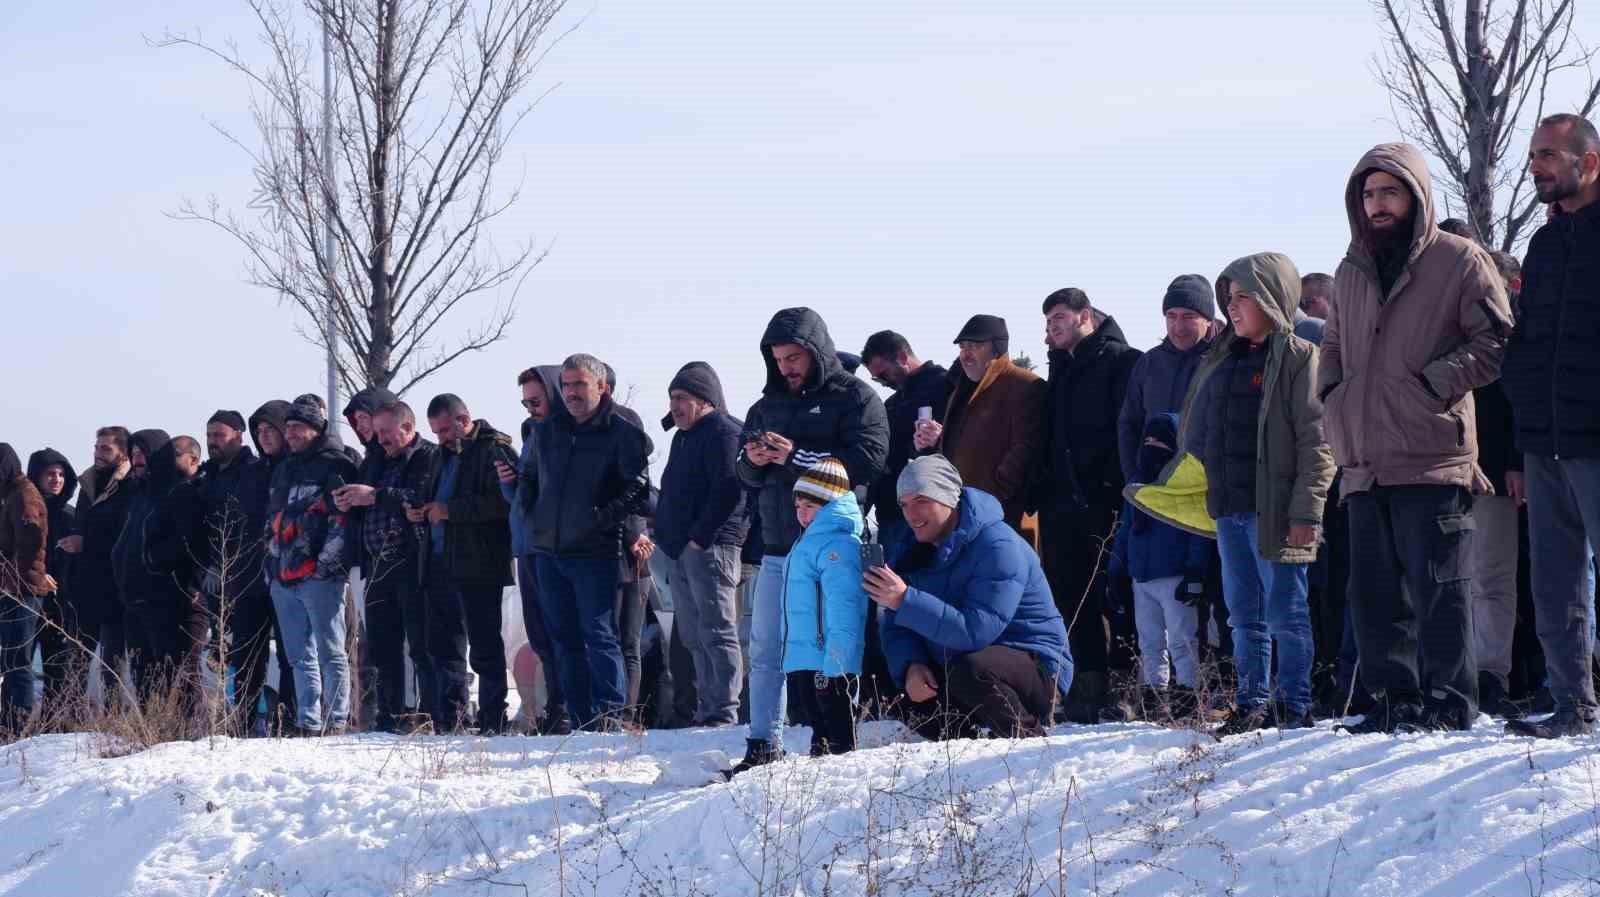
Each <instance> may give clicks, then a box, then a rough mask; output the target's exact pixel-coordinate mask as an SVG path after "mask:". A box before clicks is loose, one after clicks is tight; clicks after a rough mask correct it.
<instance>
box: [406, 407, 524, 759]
mask: <svg viewBox="0 0 1600 897" xmlns="http://www.w3.org/2000/svg"><path fill="white" fill-rule="evenodd" d="M428 426H429V427H430V428H431V429H432V430H433V435H434V437H435V438H436V439H438V440H439V450H438V451H437V452H436V453H435V454H434V456H433V461H432V463H431V464H430V465H429V473H428V488H427V490H426V494H425V496H424V497H425V498H426V499H427V503H426V504H423V505H420V506H416V507H415V508H414V509H413V510H411V511H410V512H408V514H407V517H408V519H410V520H411V522H413V523H424V522H426V523H427V525H428V531H427V551H426V552H425V553H424V555H423V564H424V566H425V568H426V577H427V578H426V582H427V584H428V605H429V608H430V612H429V623H428V626H429V628H428V650H429V651H430V652H432V654H433V666H434V674H435V675H436V676H437V677H438V682H439V697H438V698H437V699H436V700H435V702H434V706H433V713H434V720H433V723H434V727H435V730H436V731H459V730H461V729H463V728H465V727H466V726H467V725H469V724H470V723H471V722H472V721H470V720H468V718H467V713H468V707H467V705H468V701H469V700H470V696H469V694H468V687H469V685H470V684H471V677H470V676H469V675H468V673H467V669H468V663H469V660H470V664H471V669H472V672H474V673H477V674H478V718H477V720H476V725H477V728H478V732H479V734H482V735H498V734H500V733H501V732H503V731H505V726H506V649H505V639H504V638H503V637H502V636H501V634H500V601H501V594H502V590H503V589H504V588H505V587H506V586H509V585H511V528H510V524H509V523H508V522H507V505H506V499H505V496H503V495H501V494H500V478H499V476H498V475H497V474H496V472H495V462H496V461H499V462H501V463H503V464H511V463H515V461H516V453H515V451H514V450H513V449H512V448H511V437H510V436H507V435H505V434H504V433H501V432H500V431H498V430H496V429H495V428H494V427H492V426H490V425H489V422H488V421H486V420H474V419H473V417H472V412H471V410H469V409H468V408H467V403H466V402H463V401H462V400H461V398H460V397H459V396H456V395H453V394H451V393H443V394H441V395H438V396H435V397H434V398H433V401H431V402H429V403H428ZM469 651H470V655H469Z"/></svg>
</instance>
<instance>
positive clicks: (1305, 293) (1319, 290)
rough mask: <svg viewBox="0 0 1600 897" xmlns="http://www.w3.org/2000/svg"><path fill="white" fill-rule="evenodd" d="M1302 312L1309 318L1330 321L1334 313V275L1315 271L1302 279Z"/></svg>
mask: <svg viewBox="0 0 1600 897" xmlns="http://www.w3.org/2000/svg"><path fill="white" fill-rule="evenodd" d="M1300 310H1301V311H1303V312H1305V313H1306V315H1307V316H1308V317H1313V318H1316V319H1318V320H1320V321H1326V320H1328V316H1329V315H1331V314H1332V313H1333V275H1331V274H1323V273H1322V272H1321V271H1313V272H1311V273H1310V274H1307V275H1304V276H1303V277H1301V278H1300ZM1303 338H1304V337H1302V339H1303Z"/></svg>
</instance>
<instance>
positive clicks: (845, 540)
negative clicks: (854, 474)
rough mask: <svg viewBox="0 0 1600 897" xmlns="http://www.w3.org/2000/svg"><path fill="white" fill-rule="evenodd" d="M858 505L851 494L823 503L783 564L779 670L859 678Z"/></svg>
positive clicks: (863, 596) (863, 603)
mask: <svg viewBox="0 0 1600 897" xmlns="http://www.w3.org/2000/svg"><path fill="white" fill-rule="evenodd" d="M862 529H863V524H862V521H861V506H860V505H859V504H858V503H857V502H856V497H855V495H854V494H853V493H848V492H847V493H845V494H844V495H841V496H840V497H838V498H836V499H834V500H833V501H830V502H828V503H827V504H825V505H823V506H822V508H821V509H819V510H818V511H817V515H816V517H814V518H812V520H811V525H810V526H808V527H806V528H805V530H804V531H803V532H802V533H801V534H800V538H799V540H797V541H796V542H795V543H794V545H793V547H791V548H790V549H789V556H788V558H786V559H785V560H784V564H783V622H784V628H783V633H784V635H783V671H784V672H785V673H793V672H797V671H800V670H806V671H812V672H820V673H822V674H823V675H825V676H829V677H833V676H843V675H846V674H849V675H852V676H859V675H861V654H862V652H863V651H865V650H866V645H867V600H868V599H867V593H866V590H865V589H863V588H862V587H861V531H862Z"/></svg>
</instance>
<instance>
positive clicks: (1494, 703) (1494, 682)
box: [1478, 672, 1522, 719]
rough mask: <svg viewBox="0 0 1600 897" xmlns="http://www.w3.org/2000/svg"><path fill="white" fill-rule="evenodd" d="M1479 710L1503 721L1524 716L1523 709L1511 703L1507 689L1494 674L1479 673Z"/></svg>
mask: <svg viewBox="0 0 1600 897" xmlns="http://www.w3.org/2000/svg"><path fill="white" fill-rule="evenodd" d="M1478 709H1480V710H1482V711H1483V712H1484V713H1487V714H1489V715H1490V716H1497V717H1499V718H1501V719H1517V718H1519V717H1521V716H1522V711H1521V709H1520V708H1518V707H1517V705H1515V704H1513V703H1511V696H1510V695H1509V694H1507V693H1506V687H1505V686H1504V685H1501V684H1500V677H1499V676H1496V675H1495V674H1493V673H1484V672H1480V673H1478Z"/></svg>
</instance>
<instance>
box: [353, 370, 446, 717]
mask: <svg viewBox="0 0 1600 897" xmlns="http://www.w3.org/2000/svg"><path fill="white" fill-rule="evenodd" d="M371 426H372V429H373V433H374V434H375V435H374V438H375V441H376V443H377V444H378V446H379V448H380V449H381V450H382V452H383V454H382V456H381V457H379V458H377V459H373V460H372V461H369V462H368V463H367V464H365V465H363V481H362V482H361V483H355V484H351V485H349V486H345V487H344V488H343V489H340V490H338V491H337V492H335V493H334V504H335V506H336V507H338V509H339V510H340V511H343V512H350V511H352V510H355V509H360V513H359V515H357V517H356V518H355V519H356V525H357V528H358V529H359V531H360V533H361V547H362V556H363V557H364V558H366V563H367V565H368V567H367V570H366V573H367V594H366V621H365V623H366V633H367V639H366V641H367V644H366V647H365V648H364V649H363V651H362V658H363V660H364V661H365V662H367V663H368V664H369V667H368V668H367V669H364V670H363V676H362V681H363V682H365V683H369V684H370V685H369V687H375V689H376V704H377V718H376V721H375V724H376V726H377V728H378V730H379V731H382V732H394V731H408V732H409V731H415V730H416V729H417V728H419V727H420V726H421V725H422V723H423V721H424V720H423V719H416V720H412V721H408V720H406V719H405V718H404V717H405V714H406V703H405V698H406V665H405V658H406V653H407V645H409V646H410V656H411V664H412V667H413V668H414V669H415V671H416V677H417V692H418V696H419V698H421V701H422V703H421V706H420V707H419V708H418V710H419V711H420V713H421V715H422V717H423V718H431V717H432V715H433V714H434V712H435V710H436V708H435V707H433V706H432V704H431V702H433V701H435V700H437V698H438V695H439V684H438V677H437V676H436V675H435V674H434V669H433V656H432V654H431V652H429V650H428V628H427V622H428V616H427V611H428V608H427V600H426V592H425V591H424V590H423V580H422V578H423V572H422V549H423V545H424V544H425V543H426V541H427V537H428V531H427V528H426V527H425V526H423V525H422V524H421V523H412V522H411V521H409V520H407V519H406V506H407V505H410V506H412V507H421V506H422V505H423V504H424V502H425V500H426V496H427V489H428V475H429V471H431V470H432V468H433V465H434V460H435V455H436V454H437V453H438V451H439V448H438V446H436V445H434V444H433V443H431V442H429V441H427V440H426V439H423V438H422V436H421V435H419V434H418V433H417V418H416V414H415V412H413V411H412V410H411V406H410V405H407V404H406V403H405V402H401V401H399V400H395V401H391V402H388V403H385V404H383V405H379V406H377V407H376V408H373V409H372V411H371Z"/></svg>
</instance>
